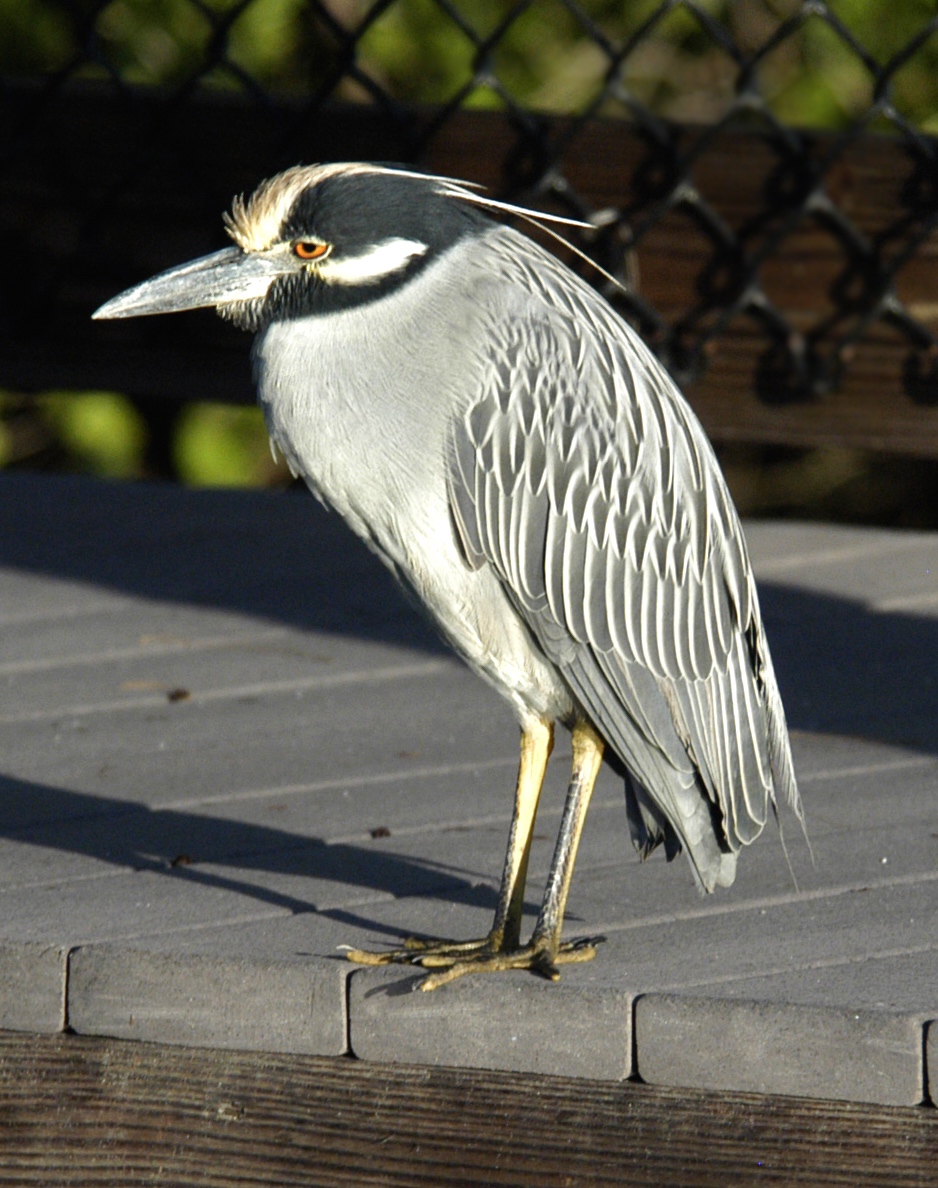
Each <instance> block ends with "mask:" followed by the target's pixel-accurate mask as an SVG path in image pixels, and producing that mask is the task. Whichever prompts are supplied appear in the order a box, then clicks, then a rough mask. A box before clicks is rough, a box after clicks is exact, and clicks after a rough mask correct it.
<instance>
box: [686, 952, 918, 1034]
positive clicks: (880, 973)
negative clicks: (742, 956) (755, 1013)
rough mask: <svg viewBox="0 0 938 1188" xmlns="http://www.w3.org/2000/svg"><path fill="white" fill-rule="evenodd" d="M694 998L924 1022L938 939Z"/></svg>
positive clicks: (724, 984) (709, 989)
mask: <svg viewBox="0 0 938 1188" xmlns="http://www.w3.org/2000/svg"><path fill="white" fill-rule="evenodd" d="M693 992H694V993H695V994H698V993H699V994H703V993H706V994H707V995H708V996H712V997H713V998H737V999H751V1000H753V1001H764V1000H769V999H771V1000H774V1001H776V1002H788V1003H795V1004H797V1003H803V1004H804V1005H805V1006H825V1005H834V1006H842V1007H845V1008H850V1007H852V1008H856V1009H863V1010H870V1011H885V1012H889V1013H892V1014H903V1015H908V1016H910V1017H914V1018H916V1019H921V1020H923V1021H924V1019H926V1018H927V1017H929V1016H931V1015H936V1016H938V939H935V941H934V943H933V944H931V945H929V943H928V942H927V941H925V940H923V943H922V945H921V946H920V947H918V948H917V949H914V950H913V951H906V952H899V951H895V950H893V951H891V952H890V951H887V952H884V953H876V954H872V955H868V956H864V957H849V958H842V959H837V958H830V959H827V960H824V959H820V960H815V961H814V962H813V963H810V964H807V965H806V966H803V967H802V968H796V969H791V970H787V971H780V970H773V971H772V972H771V973H769V974H766V975H764V976H763V977H756V978H741V979H739V980H734V981H721V982H715V983H713V984H712V985H706V984H702V985H700V986H698V987H696V988H695V989H694V991H693Z"/></svg>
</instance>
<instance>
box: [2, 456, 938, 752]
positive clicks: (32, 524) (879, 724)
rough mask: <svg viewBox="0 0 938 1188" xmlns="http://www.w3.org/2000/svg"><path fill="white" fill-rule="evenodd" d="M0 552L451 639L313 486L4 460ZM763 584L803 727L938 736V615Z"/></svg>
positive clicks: (39, 566)
mask: <svg viewBox="0 0 938 1188" xmlns="http://www.w3.org/2000/svg"><path fill="white" fill-rule="evenodd" d="M864 563H866V564H869V562H863V561H861V562H860V564H864ZM874 563H877V564H889V563H890V562H888V561H880V562H874ZM0 565H5V566H15V567H18V568H21V569H23V570H24V571H27V572H31V573H38V574H44V575H46V576H49V577H56V578H60V579H64V580H69V581H80V582H85V583H90V584H93V585H97V586H102V587H105V588H111V589H114V590H117V591H120V592H121V593H126V594H135V595H139V596H141V597H146V598H155V599H165V600H167V601H170V602H181V603H190V604H195V605H201V606H207V607H214V608H218V609H221V610H229V611H237V612H240V613H243V614H250V615H255V616H259V617H264V618H268V619H271V620H274V621H276V622H281V623H286V624H288V625H290V626H294V627H301V628H307V629H311V630H317V631H330V632H338V633H342V634H349V635H355V636H358V637H361V638H364V639H375V640H381V641H386V642H390V643H396V644H405V645H408V646H411V647H416V648H420V649H421V650H426V651H434V652H436V651H441V650H445V649H444V645H443V644H442V643H441V642H440V641H439V639H438V638H437V636H436V634H435V633H434V631H433V630H432V629H431V628H430V626H429V625H428V624H426V623H425V622H424V620H423V619H422V618H421V617H420V616H419V615H418V614H417V613H416V611H414V610H412V609H411V608H410V607H409V606H408V605H407V604H406V603H405V601H404V599H403V596H402V594H401V592H400V590H399V589H398V587H397V586H396V585H395V583H394V582H393V580H392V579H391V578H390V576H389V575H388V573H387V572H386V571H385V569H384V567H383V566H382V565H381V564H380V563H379V562H378V561H377V559H376V558H375V557H373V556H372V555H371V554H370V553H369V552H368V551H367V550H366V549H365V548H364V546H363V545H362V544H361V543H360V542H359V541H358V540H357V539H356V538H355V537H353V536H352V534H351V533H350V532H349V531H348V529H347V528H346V527H345V526H344V524H342V522H341V521H340V520H339V518H338V517H337V516H335V515H330V514H327V513H326V512H325V511H324V510H323V509H322V508H321V507H320V506H319V504H318V503H316V501H315V500H313V499H312V498H311V497H309V496H308V495H306V494H304V493H300V492H289V493H283V492H280V493H275V492H268V493H256V492H253V493H252V492H243V491H202V492H198V493H194V492H191V491H186V490H184V489H182V488H179V487H174V486H171V485H165V486H163V485H155V484H147V483H140V484H121V483H103V482H92V481H89V480H87V479H82V478H71V477H67V476H51V475H27V474H19V475H0ZM761 591H762V604H763V613H764V616H765V619H766V624H767V629H768V634H769V640H770V642H771V645H772V653H773V656H774V659H775V665H776V669H777V671H778V677H779V684H780V686H781V689H782V694H783V697H784V699H785V705H786V709H787V712H788V719H789V724H790V725H791V726H792V727H793V728H795V729H802V730H815V731H827V732H831V733H838V734H848V735H857V736H862V737H865V738H870V739H878V740H881V741H886V742H892V743H899V744H905V745H909V746H915V747H918V748H922V749H926V750H929V751H935V752H938V684H936V680H938V676H936V674H935V665H934V658H935V656H936V655H938V620H935V619H930V618H924V617H921V616H917V615H914V614H902V613H888V614H884V613H877V612H874V611H871V610H870V609H868V608H867V607H866V606H864V605H863V604H862V603H861V602H858V601H854V600H851V599H846V598H838V597H834V596H831V595H826V594H819V593H812V592H810V591H806V590H803V589H798V588H795V587H793V586H786V585H780V584H775V583H771V582H770V583H765V584H763V585H762V586H761ZM506 712H507V711H506Z"/></svg>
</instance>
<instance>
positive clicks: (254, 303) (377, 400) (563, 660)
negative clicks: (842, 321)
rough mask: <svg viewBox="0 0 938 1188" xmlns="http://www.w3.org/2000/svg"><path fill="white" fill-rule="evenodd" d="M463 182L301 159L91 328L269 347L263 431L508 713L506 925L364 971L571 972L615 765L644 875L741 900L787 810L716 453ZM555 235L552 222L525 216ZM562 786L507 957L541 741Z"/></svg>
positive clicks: (617, 337) (779, 753) (676, 397)
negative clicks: (225, 329)
mask: <svg viewBox="0 0 938 1188" xmlns="http://www.w3.org/2000/svg"><path fill="white" fill-rule="evenodd" d="M499 208H500V209H507V208H505V207H500V204H498V203H495V202H494V201H492V200H490V199H488V198H485V197H483V196H481V195H480V194H479V193H477V192H475V191H474V190H472V189H471V188H468V187H467V186H466V185H465V184H462V183H458V182H454V181H451V180H448V179H445V178H439V177H430V176H426V175H423V174H415V173H411V172H407V171H405V170H395V169H390V168H387V167H384V166H375V165H363V164H346V165H327V166H311V167H297V168H294V169H290V170H287V171H286V172H285V173H283V174H281V175H280V176H278V177H275V178H273V179H272V180H271V181H268V182H265V183H264V184H263V185H261V186H260V187H259V189H258V190H257V191H256V192H255V193H254V195H253V196H252V197H251V198H250V199H249V200H248V201H247V202H244V201H242V200H240V199H239V200H236V201H235V203H234V207H233V210H232V213H231V214H230V215H229V216H228V217H227V219H226V223H227V227H228V231H229V233H230V235H231V237H232V239H233V240H234V242H235V244H236V246H234V247H230V248H227V249H225V250H223V251H220V252H216V253H215V254H213V255H210V256H206V257H204V258H203V259H199V260H195V261H193V262H191V263H189V264H185V265H182V266H181V267H179V268H174V269H172V270H171V271H169V272H165V273H163V274H162V275H161V276H158V277H155V278H154V279H152V280H150V281H147V282H146V283H144V284H142V285H139V286H137V287H136V288H134V289H131V290H129V291H127V292H126V293H123V294H121V295H120V296H119V297H116V298H114V300H112V301H109V302H108V303H107V304H106V305H104V306H102V307H101V309H99V310H98V311H97V313H96V314H95V317H98V318H121V317H136V316H139V315H143V314H156V313H165V312H169V311H171V310H183V309H192V308H196V307H201V306H214V307H215V308H216V309H217V310H218V312H219V313H220V314H222V316H224V317H226V318H230V319H231V320H233V321H234V322H236V323H237V324H238V325H240V326H242V327H244V328H245V329H250V330H254V331H256V332H257V337H256V339H255V342H254V352H253V357H254V367H255V373H256V379H257V386H258V392H259V397H260V403H261V406H262V407H263V409H264V413H265V416H266V418H267V425H268V427H269V430H270V435H271V438H272V439H273V441H274V442H275V443H276V445H277V446H278V447H279V448H280V450H281V451H282V452H283V454H284V455H285V457H286V459H287V461H288V462H289V464H290V466H291V467H292V469H293V470H294V471H295V472H296V473H298V474H300V475H302V476H303V478H304V479H305V480H306V482H307V483H308V484H309V486H310V487H311V488H312V490H313V491H314V492H315V493H316V494H317V495H318V496H319V497H320V498H321V499H322V500H324V501H325V502H326V503H327V504H329V505H330V506H332V507H334V508H336V509H337V510H338V511H339V512H340V513H341V515H342V516H343V517H344V518H345V519H346V520H347V521H348V523H349V524H350V525H351V527H352V528H353V529H354V531H355V532H357V533H358V534H359V536H361V537H362V538H363V539H364V540H365V541H366V542H367V544H368V545H369V546H370V547H371V548H372V549H374V551H375V552H376V553H377V554H378V555H379V556H380V557H381V558H382V560H383V561H384V562H385V563H386V564H387V565H388V566H389V568H390V569H391V570H392V571H393V573H394V574H395V576H396V577H397V578H398V579H399V581H400V582H401V583H402V584H403V585H404V586H405V587H406V588H407V589H408V590H409V591H410V592H411V593H412V594H414V595H416V597H417V599H418V600H419V601H420V602H421V603H422V604H423V606H424V607H425V609H426V611H427V613H428V614H429V615H430V617H431V618H432V620H433V621H434V623H435V624H436V626H437V627H438V629H439V630H440V631H441V632H442V634H443V635H444V636H445V638H446V639H447V640H448V641H449V642H450V644H452V646H453V647H454V648H455V649H456V651H457V652H458V653H459V654H460V655H461V656H462V657H463V658H464V659H465V660H466V661H467V663H468V664H469V665H470V667H472V668H473V669H474V670H475V671H476V672H477V673H479V675H480V676H482V677H484V678H485V679H486V680H488V681H489V682H490V683H491V684H492V685H494V686H495V688H496V689H498V690H499V692H500V693H502V694H503V695H504V696H505V697H506V698H507V699H508V701H509V702H510V703H511V705H512V707H513V708H514V711H515V713H516V715H517V717H518V719H519V721H520V723H521V764H520V772H519V775H518V782H517V791H516V799H515V809H514V816H513V820H512V824H511V832H510V835H509V842H508V853H507V857H506V860H505V870H504V875H503V879H502V885H501V891H500V894H499V899H498V907H497V910H496V913H495V920H494V923H493V926H492V930H491V932H490V933H489V935H488V936H486V937H485V938H484V939H482V940H480V941H470V942H463V943H460V942H455V941H440V942H418V941H409V942H407V946H406V947H405V948H404V949H401V950H397V951H394V952H390V953H364V952H361V951H358V950H354V951H351V952H350V953H349V957H350V958H351V959H352V960H354V961H359V962H365V963H372V964H378V963H384V962H389V961H408V962H414V963H417V964H421V965H423V966H425V967H429V968H433V969H436V970H437V971H438V972H436V973H433V974H431V975H430V976H428V977H427V978H426V979H425V980H424V982H423V983H422V985H423V987H424V988H425V989H431V988H433V987H434V986H438V985H440V984H442V983H443V982H447V981H450V980H451V979H453V978H455V977H458V976H460V975H461V974H464V973H470V972H475V971H482V970H492V969H516V968H527V969H533V970H535V971H537V972H539V973H542V974H544V975H546V976H548V977H551V978H556V977H557V976H559V975H558V971H557V966H558V965H560V964H563V963H566V962H573V961H585V960H588V959H590V958H591V957H593V956H594V955H595V951H596V950H595V942H596V940H597V939H599V938H586V939H584V940H579V941H572V942H568V943H561V939H560V936H561V927H562V923H563V915H564V907H565V904H566V900H567V892H568V890H569V887H570V878H571V874H572V871H573V864H574V860H575V857H576V851H577V845H578V842H579V838H580V832H581V829H582V826H583V822H584V819H585V815H586V811H587V806H588V804H589V799H590V794H591V792H592V789H593V784H594V781H595V779H596V775H597V772H598V770H599V767H600V764H601V762H602V758H603V752H604V749H605V748H608V750H609V752H610V755H609V757H610V758H611V759H612V760H613V761H614V762H615V763H616V765H617V766H618V767H619V768H620V769H621V770H622V771H623V772H624V776H625V791H626V805H627V809H628V818H629V824H630V827H631V832H632V838H633V841H634V843H635V845H636V847H637V848H638V850H639V851H640V853H641V854H642V855H646V854H648V853H649V851H651V850H652V849H654V847H655V846H657V845H658V844H659V843H663V844H664V846H665V849H666V851H667V854H668V857H669V858H670V857H673V856H674V855H675V854H676V853H678V852H679V851H680V850H681V849H682V848H683V849H685V850H686V851H687V854H688V857H689V858H690V862H691V867H692V869H693V871H694V874H695V876H696V879H697V881H698V883H699V884H700V886H701V887H703V888H704V889H705V890H707V891H710V890H712V889H713V888H714V887H715V886H716V885H718V884H719V885H722V886H728V885H729V884H730V883H732V881H733V878H734V875H735V868H736V855H737V853H738V852H739V850H740V847H742V846H743V845H746V844H748V843H749V842H751V841H753V840H754V838H755V837H756V836H757V835H758V834H759V833H760V831H761V830H762V827H763V825H764V824H765V821H766V817H767V815H768V811H769V808H770V806H771V807H772V808H773V809H774V808H775V806H776V803H777V798H778V797H779V796H781V797H784V798H785V799H787V801H788V802H789V803H790V804H791V805H792V806H793V807H794V809H795V811H796V813H797V814H798V816H799V817H800V815H801V810H800V804H799V800H798V791H797V787H796V783H795V776H794V772H793V769H792V761H791V751H790V746H789V740H788V732H787V729H786V725H785V717H784V713H783V710H782V703H781V699H780V697H779V692H778V688H777V685H776V682H775V675H774V672H773V668H772V660H771V657H770V655H769V648H768V644H767V642H766V638H765V634H764V632H763V628H762V622H761V618H760V614H759V603H758V598H757V596H756V587H755V582H754V580H753V575H752V570H751V568H750V564H749V559H748V556H747V552H746V546H745V543H744V540H743V536H742V531H741V529H740V525H739V521H738V519H737V516H736V512H735V509H734V508H733V505H732V502H731V500H730V496H729V493H728V491H727V489H726V485H725V483H724V480H723V477H722V475H721V473H720V470H719V468H718V465H717V462H716V459H715V458H714V455H713V453H712V451H711V448H710V445H709V443H708V442H707V439H706V437H705V435H704V433H703V430H702V429H701V427H700V425H699V423H698V422H697V420H696V418H695V417H694V414H693V413H692V412H691V410H690V408H689V407H688V405H687V404H686V403H685V401H684V399H683V398H682V397H681V395H680V393H679V392H678V391H677V390H676V388H675V387H674V384H673V383H672V382H671V380H670V379H669V378H668V376H667V374H666V373H665V371H664V370H663V369H662V367H661V365H660V364H659V363H658V361H657V360H656V359H655V357H654V356H653V355H652V354H651V352H650V351H649V350H648V349H647V348H646V347H645V346H644V344H643V343H642V342H641V340H640V339H639V337H638V336H637V335H636V334H635V333H634V332H633V330H632V329H631V328H630V327H629V326H628V325H626V323H625V322H624V321H622V320H621V319H620V318H619V317H618V316H617V314H616V313H615V312H614V311H613V310H612V308H611V307H610V306H609V305H608V304H607V303H606V302H605V301H604V300H603V299H602V298H601V297H600V296H599V295H598V294H597V293H596V292H595V291H594V290H593V289H592V288H590V287H589V286H588V285H587V284H585V283H584V282H583V281H582V280H580V279H579V277H577V276H576V275H575V274H574V273H572V272H571V271H570V270H568V269H567V268H566V267H564V265H563V264H561V263H560V262H559V261H558V260H557V259H555V258H554V257H553V256H552V255H551V254H550V253H549V252H547V251H545V250H544V249H543V248H541V247H540V246H538V245H537V244H536V243H534V242H533V241H532V240H530V239H529V238H527V237H526V236H524V235H522V234H520V233H519V232H518V231H516V230H513V229H511V228H509V227H506V226H503V225H501V224H498V223H495V222H493V221H492V220H491V219H490V218H489V217H488V215H487V213H486V211H487V210H492V209H499ZM537 217H538V218H542V217H543V216H537ZM557 721H559V722H562V723H563V724H564V725H566V726H568V727H569V728H570V729H571V731H572V736H573V774H572V779H571V783H570V789H569V792H568V795H567V801H566V805H565V809H564V814H563V819H562V823H561V826H560V833H559V837H558V840H557V845H556V850H555V853H554V858H553V862H552V865H551V868H550V873H549V876H548V880H547V886H546V890H545V893H544V898H543V904H542V907H541V912H540V916H539V918H538V921H537V924H536V925H535V928H534V933H533V936H532V937H531V939H530V941H529V942H528V943H527V944H522V942H521V935H520V932H521V915H522V907H523V900H524V887H525V879H526V875H527V865H528V856H529V852H530V847H531V836H532V831H533V825H534V816H535V813H536V811H537V805H538V798H539V796H540V791H541V785H542V782H543V778H544V772H545V768H546V765H547V760H548V757H549V755H550V752H551V748H552V744H553V734H554V723H555V722H557Z"/></svg>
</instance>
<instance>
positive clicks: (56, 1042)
mask: <svg viewBox="0 0 938 1188" xmlns="http://www.w3.org/2000/svg"><path fill="white" fill-rule="evenodd" d="M0 1117H2V1118H3V1120H4V1126H3V1158H2V1160H0V1184H10V1185H14V1184H15V1185H16V1186H17V1188H20V1186H21V1185H24V1184H30V1183H46V1184H49V1183H55V1184H57V1185H61V1186H62V1188H69V1186H71V1185H75V1186H76V1188H77V1185H83V1186H87V1188H91V1186H93V1185H105V1184H114V1183H120V1184H121V1185H124V1186H125V1188H135V1186H137V1185H149V1184H156V1183H160V1184H185V1185H192V1184H198V1185H200V1186H204V1188H234V1185H236V1184H244V1183H250V1184H252V1185H271V1186H274V1185H275V1186H276V1188H289V1186H290V1185H304V1188H312V1186H315V1185H323V1186H324V1188H334V1185H336V1184H339V1183H341V1184H343V1185H349V1186H350V1188H355V1186H358V1185H362V1186H364V1185H378V1184H380V1185H397V1184H399V1185H402V1186H403V1185H407V1188H412V1186H413V1185H417V1184H428V1185H431V1184H432V1185H453V1186H457V1185H465V1186H466V1188H469V1186H472V1188H475V1186H477V1185H479V1184H487V1185H488V1184H491V1185H495V1184H512V1185H518V1186H523V1185H531V1186H532V1188H533V1186H534V1185H537V1186H538V1188H551V1186H556V1188H560V1186H562V1185H567V1186H569V1185H580V1184H589V1185H597V1186H598V1185H613V1184H616V1185H623V1186H625V1185H645V1186H649V1188H650V1186H651V1185H661V1186H662V1188H665V1186H666V1188H674V1185H676V1184H680V1185H681V1186H682V1188H737V1186H739V1188H742V1186H743V1185H746V1186H748V1185H762V1184H766V1185H768V1184H785V1185H794V1184H805V1185H812V1186H814V1188H827V1186H831V1188H833V1186H835V1185H836V1186H846V1185H850V1186H851V1188H879V1186H882V1188H932V1185H933V1184H934V1172H935V1166H936V1163H938V1114H936V1112H935V1111H934V1110H925V1109H911V1108H905V1109H885V1108H876V1109H873V1108H870V1107H864V1106H858V1105H847V1104H836V1103H819V1102H807V1101H804V1100H800V1099H796V1098H782V1097H763V1096H757V1095H752V1094H742V1093H706V1092H703V1091H700V1090H668V1089H660V1088H659V1089H654V1088H649V1087H647V1086H642V1085H633V1084H628V1083H626V1084H617V1085H597V1084H590V1083H587V1082H583V1081H579V1080H573V1079H567V1078H552V1077H534V1076H525V1075H519V1074H512V1073H495V1072H488V1073H486V1072H472V1073H470V1072H466V1071H458V1070H451V1069H431V1068H421V1067H409V1068H408V1067H399V1066H389V1065H380V1064H368V1063H363V1062H356V1061H350V1060H341V1059H340V1060H328V1059H324V1058H316V1057H300V1056H292V1057H278V1056H275V1055H256V1054H245V1053H237V1052H214V1051H206V1050H185V1049H178V1048H172V1047H167V1046H164V1045H157V1044H133V1043H124V1042H120V1041H117V1040H106V1039H88V1038H83V1037H78V1036H59V1037H36V1036H27V1035H11V1034H0Z"/></svg>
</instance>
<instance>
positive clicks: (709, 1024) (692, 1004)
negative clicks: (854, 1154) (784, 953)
mask: <svg viewBox="0 0 938 1188" xmlns="http://www.w3.org/2000/svg"><path fill="white" fill-rule="evenodd" d="M635 1048H636V1059H637V1064H638V1072H639V1075H640V1076H641V1077H642V1078H643V1079H644V1080H645V1081H647V1082H648V1083H649V1084H652V1085H678V1086H682V1087H686V1088H700V1089H733V1090H742V1091H748V1092H753V1093H785V1094H794V1095H796V1096H802V1097H817V1098H828V1099H838V1100H844V1101H865V1102H876V1103H878V1104H881V1105H907V1106H908V1105H918V1104H919V1103H920V1102H921V1101H922V1100H923V1096H924V1086H923V1069H922V1030H921V1025H920V1024H919V1023H916V1021H915V1020H913V1019H910V1018H908V1017H906V1016H902V1015H890V1014H887V1013H886V1012H875V1011H863V1010H853V1011H845V1010H837V1009H836V1008H833V1007H806V1006H802V1005H798V1006H792V1005H789V1004H786V1003H770V1002H727V1001H719V1000H713V999H706V998H684V997H680V998H679V997H676V996H671V995H660V994H649V995H647V996H644V997H642V998H640V999H639V1000H638V1001H637V1002H636V1004H635Z"/></svg>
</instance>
